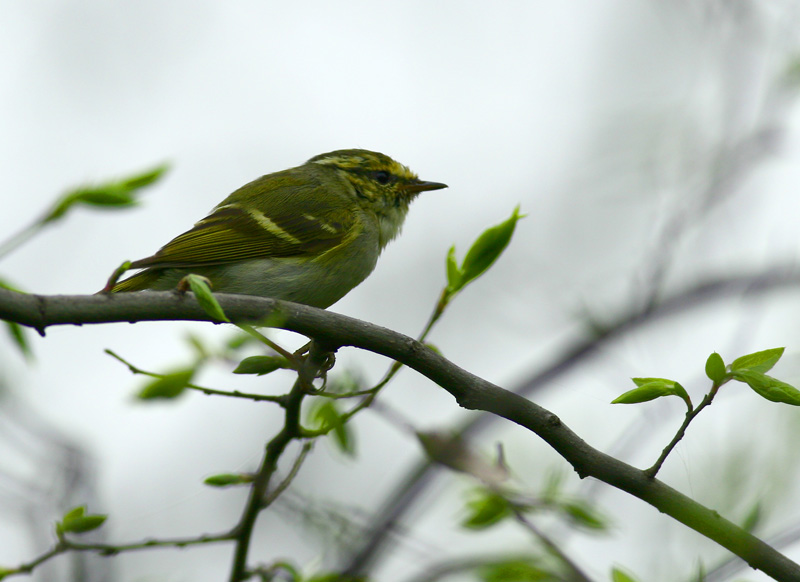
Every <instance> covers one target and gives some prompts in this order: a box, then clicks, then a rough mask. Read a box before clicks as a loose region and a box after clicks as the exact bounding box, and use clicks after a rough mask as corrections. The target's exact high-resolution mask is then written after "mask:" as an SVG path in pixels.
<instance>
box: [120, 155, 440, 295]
mask: <svg viewBox="0 0 800 582" xmlns="http://www.w3.org/2000/svg"><path fill="white" fill-rule="evenodd" d="M445 187H446V185H445V184H441V183H438V182H423V181H421V180H420V179H419V178H418V177H417V175H416V174H414V173H413V172H412V171H411V170H409V169H408V168H407V167H405V166H403V165H402V164H400V163H398V162H396V161H394V160H393V159H391V158H390V157H388V156H386V155H384V154H380V153H377V152H371V151H367V150H338V151H334V152H329V153H327V154H321V155H318V156H315V157H313V158H311V159H310V160H309V161H308V162H306V163H305V164H303V165H302V166H298V167H296V168H290V169H288V170H284V171H282V172H276V173H274V174H267V175H266V176H262V177H261V178H258V179H257V180H254V181H253V182H250V183H249V184H246V185H244V186H242V187H241V188H239V189H238V190H236V191H235V192H233V193H232V194H231V195H230V196H228V197H227V198H226V199H225V200H223V201H222V202H221V203H220V204H219V205H218V206H217V207H216V208H214V210H212V212H211V214H209V215H208V216H207V217H206V218H204V219H203V220H201V221H200V222H198V223H197V224H195V225H194V228H192V229H191V230H188V231H187V232H185V233H183V234H181V235H180V236H178V237H176V238H175V239H173V240H172V241H171V242H169V243H167V244H166V245H165V246H164V247H162V248H161V250H159V251H158V252H157V253H156V254H155V255H153V256H151V257H148V258H145V259H141V260H138V261H134V262H133V263H132V265H131V267H132V268H134V269H143V270H142V271H141V272H139V273H137V274H135V275H133V276H132V277H130V278H128V279H125V280H124V281H120V282H119V283H117V284H116V285H115V286H114V287H113V289H112V292H115V293H117V292H125V291H141V290H144V289H154V290H167V289H172V288H174V287H175V286H176V285H177V284H178V282H179V281H180V279H182V278H183V277H185V276H186V275H188V274H189V273H196V274H198V275H203V276H205V277H207V278H208V279H209V280H210V281H211V285H212V288H213V290H214V291H218V292H222V293H241V294H247V295H260V296H264V297H273V298H276V299H285V300H288V301H295V302H298V303H305V304H308V305H313V306H316V307H328V306H329V305H332V304H333V303H335V302H336V301H338V300H339V299H341V298H342V297H343V296H344V295H345V294H346V293H347V292H348V291H350V290H351V289H352V288H353V287H355V286H356V285H358V284H359V283H361V281H363V280H364V279H365V278H366V277H367V276H368V275H369V274H370V273H371V272H372V270H373V269H374V268H375V263H376V262H377V259H378V256H379V255H380V253H381V251H382V250H383V248H384V247H385V246H386V245H387V244H388V243H389V241H391V240H392V239H393V238H395V237H396V236H397V235H398V234H399V233H400V229H401V227H402V225H403V221H404V220H405V217H406V213H407V212H408V206H409V204H410V203H411V201H412V200H413V199H414V198H415V197H416V196H417V194H419V193H420V192H423V191H426V190H437V189H439V188H445Z"/></svg>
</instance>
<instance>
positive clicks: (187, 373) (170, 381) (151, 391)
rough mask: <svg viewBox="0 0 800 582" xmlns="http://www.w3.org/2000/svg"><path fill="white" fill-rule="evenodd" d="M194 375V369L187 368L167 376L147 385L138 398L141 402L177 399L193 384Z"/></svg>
mask: <svg viewBox="0 0 800 582" xmlns="http://www.w3.org/2000/svg"><path fill="white" fill-rule="evenodd" d="M194 373H195V369H194V368H187V369H185V370H178V371H177V372H172V373H171V374H165V375H164V376H162V377H160V378H156V379H155V380H153V381H151V382H148V383H147V384H145V386H144V387H143V388H142V389H141V390H140V391H139V393H138V394H137V395H136V397H137V398H138V399H139V400H155V399H159V398H160V399H164V400H169V399H172V398H177V397H178V396H180V395H181V394H183V391H184V390H185V389H186V387H187V386H188V385H189V384H190V383H191V381H192V377H193V376H194Z"/></svg>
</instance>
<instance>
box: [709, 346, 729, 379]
mask: <svg viewBox="0 0 800 582" xmlns="http://www.w3.org/2000/svg"><path fill="white" fill-rule="evenodd" d="M706 376H708V379H709V380H711V381H712V382H714V383H715V384H721V383H722V381H723V380H724V379H725V362H724V361H722V356H720V355H719V354H718V353H717V352H714V353H713V354H711V355H710V356H708V359H707V360H706Z"/></svg>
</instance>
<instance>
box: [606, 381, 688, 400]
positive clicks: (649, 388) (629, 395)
mask: <svg viewBox="0 0 800 582" xmlns="http://www.w3.org/2000/svg"><path fill="white" fill-rule="evenodd" d="M632 380H633V383H634V384H636V388H634V389H633V390H629V391H628V392H625V393H624V394H622V395H620V396H618V397H616V398H615V399H614V400H612V401H611V404H638V403H640V402H648V401H650V400H655V399H656V398H661V397H662V396H678V397H680V398H681V399H682V400H683V401H684V402H686V403H687V405H689V406H691V399H690V398H689V394H688V393H687V392H686V390H685V389H684V387H683V386H681V385H680V384H679V383H678V382H675V381H674V380H667V379H665V378H632Z"/></svg>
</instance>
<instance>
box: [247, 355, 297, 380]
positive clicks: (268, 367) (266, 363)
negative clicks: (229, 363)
mask: <svg viewBox="0 0 800 582" xmlns="http://www.w3.org/2000/svg"><path fill="white" fill-rule="evenodd" d="M281 368H283V369H290V366H289V362H287V361H286V358H284V357H283V356H250V357H249V358H245V359H244V360H242V361H241V362H239V365H238V366H236V369H235V370H234V371H233V373H234V374H256V375H257V376H263V375H264V374H269V373H271V372H274V371H275V370H279V369H281Z"/></svg>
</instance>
